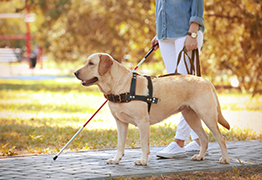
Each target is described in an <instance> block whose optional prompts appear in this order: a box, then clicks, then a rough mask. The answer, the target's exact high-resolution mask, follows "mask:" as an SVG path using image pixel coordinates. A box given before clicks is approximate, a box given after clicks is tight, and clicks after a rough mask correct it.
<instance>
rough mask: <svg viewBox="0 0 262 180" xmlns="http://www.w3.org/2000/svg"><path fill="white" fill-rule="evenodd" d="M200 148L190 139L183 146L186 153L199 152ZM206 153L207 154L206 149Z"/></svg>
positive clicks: (193, 153)
mask: <svg viewBox="0 0 262 180" xmlns="http://www.w3.org/2000/svg"><path fill="white" fill-rule="evenodd" d="M200 148H201V146H199V144H198V143H197V142H196V141H192V142H190V143H189V144H187V145H186V146H185V151H186V154H187V155H195V154H198V153H199V152H200ZM206 155H208V149H207V152H206Z"/></svg>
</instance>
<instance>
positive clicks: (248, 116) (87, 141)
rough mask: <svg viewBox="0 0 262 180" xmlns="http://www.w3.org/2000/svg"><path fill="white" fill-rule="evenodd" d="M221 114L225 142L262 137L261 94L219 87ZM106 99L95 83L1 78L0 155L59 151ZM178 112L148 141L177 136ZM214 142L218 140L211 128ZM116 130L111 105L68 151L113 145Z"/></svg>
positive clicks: (134, 140) (131, 137) (134, 133)
mask: <svg viewBox="0 0 262 180" xmlns="http://www.w3.org/2000/svg"><path fill="white" fill-rule="evenodd" d="M219 99H220V103H221V107H222V110H223V114H224V116H225V117H226V119H227V120H228V121H229V123H230V124H231V127H233V128H232V129H231V131H227V130H225V129H224V128H221V130H222V132H223V134H224V136H225V137H226V139H227V141H235V140H252V139H262V132H261V131H260V130H262V96H255V98H253V99H250V95H242V94H239V93H238V94H232V93H227V92H222V93H221V92H220V93H219ZM104 101H105V99H104V97H103V95H102V94H101V93H100V92H99V91H98V90H97V88H96V87H83V86H81V85H80V83H79V82H78V81H76V80H75V79H74V78H60V79H55V80H41V81H40V80H38V81H36V80H3V79H2V80H0V154H1V155H15V154H17V153H18V154H27V153H35V154H36V153H37V154H38V153H56V152H57V151H59V150H60V149H61V148H62V147H63V146H64V145H65V144H66V143H67V142H68V140H69V139H70V138H71V137H72V136H73V135H74V134H75V133H76V131H77V130H78V129H79V128H80V127H81V126H82V125H83V124H84V123H85V122H86V121H87V120H88V119H89V118H90V117H91V116H92V114H93V113H94V112H95V111H96V110H97V109H98V108H99V107H100V106H101V105H102V103H103V102H104ZM177 116H178V115H174V116H173V117H171V118H169V119H167V120H166V121H164V122H162V123H159V124H157V125H154V126H152V127H151V134H150V138H151V139H150V143H151V145H152V146H163V145H166V144H168V143H170V142H171V141H172V139H173V137H174V135H175V130H176V124H177V122H178V119H177ZM206 131H207V132H208V135H209V137H210V141H215V140H214V137H213V135H212V134H211V133H210V132H209V131H208V130H206ZM116 144H117V131H116V125H115V121H114V118H113V117H112V115H111V113H110V111H109V109H108V107H107V105H106V106H105V107H104V108H102V110H101V111H100V112H99V113H98V114H97V115H96V116H95V117H94V118H93V120H92V121H91V122H90V123H89V124H88V125H87V126H86V127H85V128H84V130H83V131H82V132H81V133H80V134H79V135H78V136H77V137H76V138H75V139H74V141H73V142H72V143H71V144H70V145H69V146H68V148H67V149H66V151H72V150H74V151H75V150H90V149H102V148H115V147H116ZM126 146H127V147H139V146H140V139H139V132H138V129H137V128H136V127H134V126H130V128H129V132H128V140H127V145H126Z"/></svg>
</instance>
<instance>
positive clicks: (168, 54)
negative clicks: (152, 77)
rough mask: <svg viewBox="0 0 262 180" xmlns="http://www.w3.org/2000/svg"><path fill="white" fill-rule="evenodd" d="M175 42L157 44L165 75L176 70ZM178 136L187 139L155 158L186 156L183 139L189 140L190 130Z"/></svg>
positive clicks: (158, 153)
mask: <svg viewBox="0 0 262 180" xmlns="http://www.w3.org/2000/svg"><path fill="white" fill-rule="evenodd" d="M175 40H176V39H166V40H161V41H159V42H158V43H159V47H160V51H161V55H162V57H163V61H164V64H165V67H166V70H167V73H174V72H175V68H176V63H177V62H176V60H177V56H178V54H177V51H176V47H175ZM184 122H185V121H184ZM181 126H183V125H181ZM180 131H183V128H180ZM180 134H181V135H187V137H182V136H181V140H180V139H177V140H176V141H175V142H171V143H170V144H169V145H168V146H167V147H165V148H164V149H163V150H161V151H159V152H157V154H156V156H158V157H164V158H174V157H183V156H185V155H186V154H185V148H184V141H185V139H188V138H189V134H190V129H188V132H181V133H180ZM181 143H182V144H181Z"/></svg>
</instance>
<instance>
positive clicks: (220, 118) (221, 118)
mask: <svg viewBox="0 0 262 180" xmlns="http://www.w3.org/2000/svg"><path fill="white" fill-rule="evenodd" d="M212 85H213V84H212ZM213 94H214V96H215V97H216V101H217V115H218V123H219V124H221V125H222V126H223V127H225V128H227V129H228V130H230V125H229V123H228V122H227V120H226V119H225V118H224V116H223V115H222V111H221V108H220V103H219V100H218V97H217V94H216V89H215V87H214V85H213Z"/></svg>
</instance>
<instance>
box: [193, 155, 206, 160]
mask: <svg viewBox="0 0 262 180" xmlns="http://www.w3.org/2000/svg"><path fill="white" fill-rule="evenodd" d="M203 159H204V157H201V156H199V155H194V156H193V157H192V158H191V160H193V161H203Z"/></svg>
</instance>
